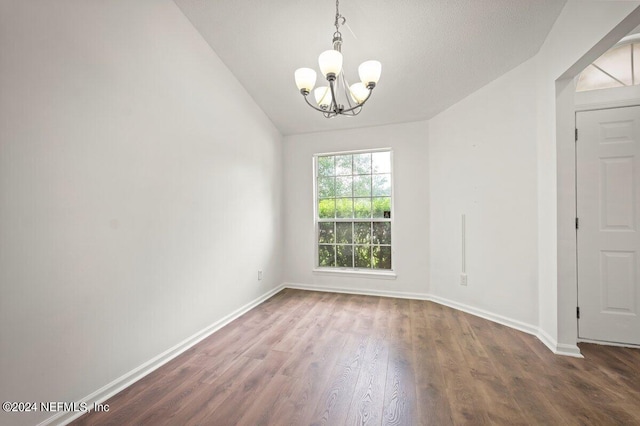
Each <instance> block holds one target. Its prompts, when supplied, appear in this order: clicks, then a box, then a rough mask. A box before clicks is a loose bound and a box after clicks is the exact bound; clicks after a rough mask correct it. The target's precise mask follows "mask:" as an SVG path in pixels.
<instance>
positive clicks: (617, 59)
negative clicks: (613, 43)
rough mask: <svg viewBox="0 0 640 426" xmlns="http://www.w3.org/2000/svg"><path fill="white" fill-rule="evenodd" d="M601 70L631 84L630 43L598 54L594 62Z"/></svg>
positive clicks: (628, 84) (626, 83)
mask: <svg viewBox="0 0 640 426" xmlns="http://www.w3.org/2000/svg"><path fill="white" fill-rule="evenodd" d="M594 64H596V65H597V66H598V67H599V68H600V69H602V71H604V72H606V73H607V74H609V75H611V76H612V77H614V78H615V79H617V80H619V81H620V82H621V83H624V84H625V85H627V86H631V45H630V44H626V45H624V46H620V47H616V48H615V49H611V50H609V51H608V52H607V53H605V54H604V55H602V56H600V57H599V58H598V59H597V60H596V61H595V62H594Z"/></svg>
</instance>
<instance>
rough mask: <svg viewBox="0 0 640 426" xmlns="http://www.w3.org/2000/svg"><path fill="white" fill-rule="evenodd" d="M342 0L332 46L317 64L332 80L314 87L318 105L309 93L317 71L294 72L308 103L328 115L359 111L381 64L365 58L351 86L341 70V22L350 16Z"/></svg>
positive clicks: (378, 77) (375, 80) (373, 83)
mask: <svg viewBox="0 0 640 426" xmlns="http://www.w3.org/2000/svg"><path fill="white" fill-rule="evenodd" d="M339 3H340V1H339V0H336V20H335V23H334V26H335V27H336V32H335V33H333V49H332V50H326V51H324V52H322V53H321V54H320V57H319V58H318V64H319V65H320V72H322V75H323V76H324V77H325V78H326V79H327V82H328V83H329V84H328V85H327V86H323V87H318V88H317V89H316V90H315V91H314V97H315V101H316V105H317V106H316V105H314V104H312V103H311V102H309V97H308V95H309V93H310V92H311V91H312V90H313V87H314V86H315V84H316V72H315V71H314V70H312V69H311V68H298V69H297V70H296V72H295V79H296V85H297V86H298V89H300V93H302V96H304V100H305V101H306V102H307V104H308V105H309V106H310V107H311V108H313V109H315V110H316V111H320V112H322V113H323V115H324V116H325V117H326V118H332V117H336V116H338V115H345V116H355V115H358V114H360V112H361V111H362V106H363V105H364V104H365V102H367V101H368V100H369V98H370V97H371V93H372V92H373V89H374V87H376V84H377V83H378V80H379V79H380V73H381V71H382V65H381V64H380V62H378V61H365V62H363V63H362V64H360V66H359V67H358V74H359V75H360V80H361V82H360V83H355V84H352V85H351V86H349V83H347V79H346V78H345V76H344V72H343V70H342V52H341V49H342V33H340V26H341V25H344V24H345V23H346V22H347V19H346V18H345V17H344V16H342V15H340V11H339V9H338V7H339Z"/></svg>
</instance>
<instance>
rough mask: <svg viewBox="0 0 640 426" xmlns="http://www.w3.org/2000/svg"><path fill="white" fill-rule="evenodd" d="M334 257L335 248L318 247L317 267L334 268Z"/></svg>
mask: <svg viewBox="0 0 640 426" xmlns="http://www.w3.org/2000/svg"><path fill="white" fill-rule="evenodd" d="M335 255H336V250H335V246H323V245H320V246H318V265H320V266H336V259H335Z"/></svg>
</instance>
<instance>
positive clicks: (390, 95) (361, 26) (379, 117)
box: [174, 0, 566, 135]
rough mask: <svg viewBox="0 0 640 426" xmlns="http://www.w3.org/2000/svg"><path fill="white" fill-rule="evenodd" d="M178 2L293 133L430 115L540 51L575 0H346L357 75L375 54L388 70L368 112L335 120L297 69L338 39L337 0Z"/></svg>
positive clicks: (347, 54) (313, 64) (347, 50)
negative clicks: (315, 106) (306, 93)
mask: <svg viewBox="0 0 640 426" xmlns="http://www.w3.org/2000/svg"><path fill="white" fill-rule="evenodd" d="M174 1H175V2H176V4H177V5H178V6H179V7H180V9H181V10H182V11H183V13H184V14H185V15H186V16H187V18H188V19H189V20H190V21H191V22H192V23H193V25H194V26H195V27H196V29H197V30H198V31H199V32H200V33H201V34H202V36H203V37H204V39H205V40H206V41H207V42H208V43H209V45H210V46H211V47H212V49H213V50H214V51H215V52H216V53H217V55H218V56H219V57H220V59H221V60H222V61H223V62H224V63H225V64H226V66H227V67H228V68H229V69H230V70H231V72H232V73H233V74H234V75H235V76H236V78H237V79H238V80H239V81H240V83H241V84H242V85H243V86H244V87H245V89H246V90H247V92H248V93H249V94H250V95H251V96H252V97H253V99H254V100H255V101H256V103H257V104H258V105H259V106H260V107H261V108H262V109H263V110H264V111H265V113H266V114H267V115H268V116H269V118H270V119H271V120H272V121H273V123H274V124H275V125H276V127H277V128H278V129H279V130H280V132H282V133H283V134H285V135H288V134H296V133H307V132H316V131H324V130H333V129H345V128H354V127H365V126H374V125H380V124H391V123H401V122H408V121H417V120H425V119H429V118H431V117H433V116H434V115H436V114H438V113H439V112H441V111H443V110H445V109H447V108H448V107H450V106H451V105H453V104H455V103H456V102H458V101H459V100H461V99H463V98H464V97H466V96H468V95H469V94H471V93H473V92H474V91H476V90H477V89H479V88H480V87H482V86H484V85H485V84H487V83H489V82H490V81H492V80H494V79H495V78H497V77H499V76H500V75H502V74H504V73H505V72H507V71H509V70H510V69H512V68H514V67H515V66H517V65H519V64H521V63H522V62H524V61H525V60H527V59H529V58H531V57H532V56H533V55H535V54H536V52H537V51H538V50H539V48H540V46H541V45H542V43H543V41H544V39H545V37H546V35H547V33H548V32H549V30H550V29H551V27H552V26H553V23H554V22H555V20H556V18H557V17H558V15H559V14H560V11H561V9H562V7H563V6H564V4H565V2H566V0H447V1H443V0H395V1H391V0H342V1H341V2H340V12H341V14H342V15H343V16H345V17H346V19H347V25H348V27H343V28H341V31H342V34H343V38H344V44H343V49H342V52H343V54H344V69H345V72H346V76H347V79H348V80H349V81H350V82H356V81H358V74H357V68H358V65H359V64H360V63H361V62H363V61H364V60H367V59H377V60H379V61H380V62H382V77H381V79H380V82H379V84H378V86H377V87H376V89H375V90H374V93H373V95H372V97H371V99H370V101H369V102H368V103H367V105H366V106H365V108H364V110H363V112H362V113H361V114H360V115H359V116H357V117H353V118H348V117H338V118H333V119H325V118H324V117H322V115H321V114H320V113H318V112H316V111H313V110H312V109H311V108H309V107H308V106H307V105H306V104H305V102H304V100H303V98H302V96H301V95H300V93H299V92H298V89H297V88H296V86H295V82H294V79H293V73H294V71H295V70H296V69H297V68H300V67H309V68H313V69H316V70H318V55H319V54H320V53H321V52H322V51H324V50H327V49H330V48H331V39H332V35H333V32H334V30H335V28H334V27H333V22H334V17H335V1H334V0H269V1H264V0H174ZM318 74H319V72H318ZM320 78H321V77H320V75H319V77H318V79H319V82H320ZM220 102H224V99H221V100H220Z"/></svg>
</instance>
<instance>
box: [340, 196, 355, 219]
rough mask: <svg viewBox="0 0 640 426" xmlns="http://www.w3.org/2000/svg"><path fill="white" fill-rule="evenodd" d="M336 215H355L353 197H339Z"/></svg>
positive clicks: (343, 216) (348, 216)
mask: <svg viewBox="0 0 640 426" xmlns="http://www.w3.org/2000/svg"><path fill="white" fill-rule="evenodd" d="M336 217H341V218H349V219H350V218H352V217H353V198H338V199H337V200H336Z"/></svg>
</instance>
